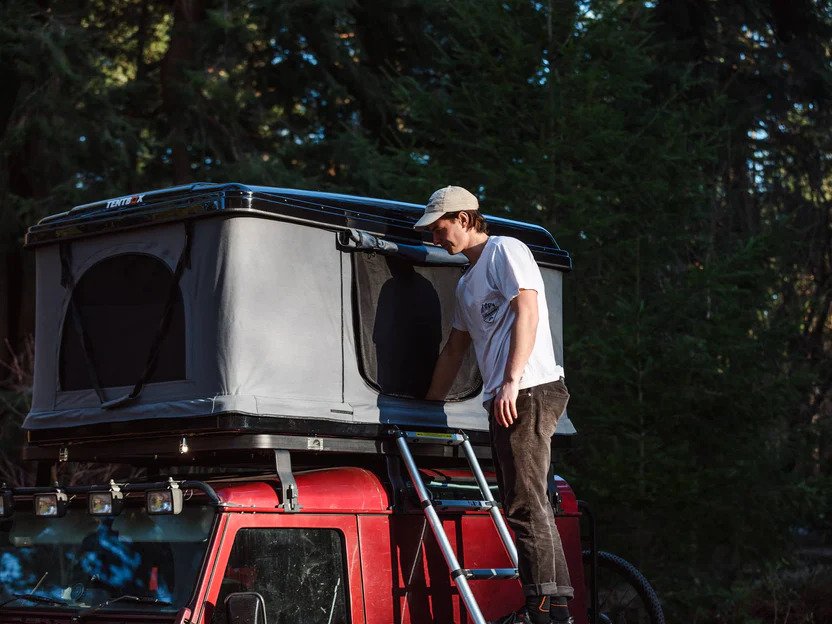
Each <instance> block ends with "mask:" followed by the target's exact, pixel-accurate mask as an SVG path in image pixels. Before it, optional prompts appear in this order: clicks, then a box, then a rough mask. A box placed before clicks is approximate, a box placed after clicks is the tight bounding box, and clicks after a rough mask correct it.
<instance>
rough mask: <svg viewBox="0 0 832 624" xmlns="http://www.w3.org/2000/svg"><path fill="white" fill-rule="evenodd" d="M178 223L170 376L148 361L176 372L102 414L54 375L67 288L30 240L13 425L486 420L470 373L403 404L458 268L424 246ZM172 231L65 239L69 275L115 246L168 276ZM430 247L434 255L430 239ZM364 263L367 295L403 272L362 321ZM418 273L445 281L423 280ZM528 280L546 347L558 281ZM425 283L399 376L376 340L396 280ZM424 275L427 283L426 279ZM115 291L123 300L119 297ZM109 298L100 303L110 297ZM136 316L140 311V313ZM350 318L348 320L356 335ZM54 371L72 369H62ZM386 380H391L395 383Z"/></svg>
mask: <svg viewBox="0 0 832 624" xmlns="http://www.w3.org/2000/svg"><path fill="white" fill-rule="evenodd" d="M193 229H194V236H193V242H192V248H191V251H190V267H189V268H188V269H187V270H184V271H183V272H182V275H181V279H180V281H179V285H178V287H179V291H180V293H181V326H180V327H179V328H178V329H175V330H174V329H173V328H172V329H171V331H172V332H173V333H174V334H176V335H178V336H180V337H181V339H182V340H183V343H182V344H183V346H181V358H182V362H184V374H183V371H182V363H181V362H180V363H179V364H175V365H174V363H172V362H168V361H166V362H165V363H164V364H160V366H162V368H161V369H159V370H164V366H171V367H172V368H173V369H176V370H174V371H173V372H170V371H168V372H167V373H165V374H164V375H161V374H160V373H159V374H157V376H156V377H151V378H150V379H149V380H148V383H147V384H146V385H145V387H144V389H143V391H142V392H141V394H140V395H139V396H138V397H137V398H136V400H135V401H133V402H131V403H128V404H126V405H119V406H116V407H114V408H113V409H110V410H104V409H102V408H101V401H100V400H99V398H98V397H97V396H96V393H95V391H94V390H93V389H92V388H91V387H89V386H87V387H80V386H83V385H84V384H78V383H76V384H74V385H73V384H68V385H66V384H65V385H62V384H61V382H62V379H63V380H66V378H67V375H69V376H70V377H72V376H73V375H74V376H76V377H75V378H76V379H77V377H78V376H80V375H83V372H79V371H78V370H76V368H77V367H78V366H80V365H81V364H79V362H78V358H77V354H76V355H75V356H72V357H70V355H69V354H68V353H64V352H63V351H62V349H69V348H70V347H68V346H67V345H69V344H70V343H71V338H70V337H69V336H66V338H65V337H64V333H65V332H67V331H71V330H69V329H67V323H66V318H67V309H68V304H69V297H70V292H69V291H68V289H67V288H65V287H64V286H63V285H62V284H61V273H62V271H61V261H60V253H59V244H58V243H57V242H54V243H50V242H45V243H43V244H39V245H38V246H37V247H36V248H35V254H36V264H37V314H36V322H37V327H36V353H37V362H36V367H35V379H34V392H33V402H32V408H31V411H30V412H29V414H28V415H27V417H26V420H25V422H24V428H25V429H27V430H31V431H36V430H48V429H62V430H65V429H66V428H72V427H80V426H91V425H98V424H101V423H128V424H129V423H135V427H136V429H135V431H136V432H137V433H140V432H141V431H143V430H146V429H147V428H150V427H151V425H149V424H148V423H151V422H152V421H154V420H156V419H171V418H173V419H180V418H181V419H183V422H185V421H186V420H187V419H189V418H192V417H201V416H206V415H210V416H216V417H222V415H223V414H246V415H254V416H259V417H262V418H269V419H274V420H273V422H275V423H280V422H283V421H285V422H286V423H287V426H288V424H291V425H292V427H295V428H296V425H297V423H299V422H308V423H312V424H311V425H310V427H314V423H315V422H331V423H339V424H341V425H344V426H346V427H347V429H348V428H349V426H350V425H378V424H398V425H403V426H419V427H452V428H462V429H466V430H472V431H487V429H488V423H487V415H486V413H485V410H484V409H483V407H482V404H481V397H480V391H479V385H478V384H479V382H478V381H474V380H473V378H472V377H470V376H469V377H468V378H467V380H466V381H463V382H461V383H460V384H459V386H458V388H455V392H456V393H457V396H456V398H457V399H458V400H455V401H451V402H448V403H444V404H442V403H433V402H426V401H421V400H418V396H417V395H418V394H419V393H420V392H421V389H422V388H424V385H425V379H426V375H427V373H426V371H427V370H428V368H430V366H429V362H428V360H430V359H431V357H433V353H434V352H436V350H437V349H438V347H439V345H440V344H441V343H442V341H443V340H444V338H445V336H446V332H447V324H448V323H449V322H450V314H451V312H452V308H453V302H452V292H453V285H454V284H455V280H454V279H453V278H452V279H446V278H447V276H449V275H457V276H458V275H460V274H461V268H455V267H453V266H447V265H444V264H443V263H438V264H434V263H432V262H431V261H430V260H427V261H425V259H426V258H430V257H432V255H435V253H434V250H432V249H430V247H429V246H426V245H419V244H414V245H410V247H413V248H416V252H417V256H418V254H422V251H421V250H424V249H428V250H429V252H428V253H427V254H422V255H421V256H418V258H417V259H416V260H414V259H413V257H409V256H407V253H410V252H411V251H413V250H406V252H407V253H402V249H403V248H406V247H407V246H406V245H403V244H399V243H398V242H396V243H395V245H396V250H395V252H394V251H393V250H392V248H390V247H389V246H388V245H386V244H385V243H389V242H390V241H389V240H386V239H384V238H383V237H379V236H377V235H375V234H374V235H373V236H375V238H376V242H374V243H372V244H373V245H378V246H379V247H380V249H379V250H374V251H375V255H371V254H368V253H365V252H364V251H358V249H357V247H354V248H353V249H351V250H347V249H343V250H342V249H341V248H339V245H340V246H341V247H342V248H343V241H344V236H345V235H343V234H342V237H341V239H340V240H341V242H340V243H339V239H338V233H339V232H343V231H344V228H336V227H321V226H316V225H314V224H309V223H301V222H292V221H286V220H280V219H275V218H264V217H262V216H260V215H257V214H251V213H244V214H234V215H232V216H228V215H222V214H219V215H217V216H210V217H205V218H200V219H197V220H195V221H193ZM184 231H185V228H184V226H183V222H182V221H181V220H180V221H178V222H177V221H169V222H163V223H152V222H151V223H148V224H145V225H141V226H136V225H132V226H131V227H130V228H125V229H118V228H114V229H113V231H111V232H103V233H97V234H96V235H95V236H88V237H81V238H78V239H75V240H72V241H71V242H70V243H69V244H70V245H71V252H72V253H71V264H72V266H71V270H72V274H73V276H75V281H76V283H79V284H80V283H82V282H83V280H85V276H87V275H88V272H90V271H94V267H95V266H99V267H100V266H106V265H105V264H100V263H105V262H109V261H116V260H114V259H116V258H118V257H120V256H126V255H133V256H136V255H138V256H142V257H146V258H148V259H149V260H150V261H152V262H151V263H150V264H149V265H148V266H159V267H162V268H161V269H160V270H162V271H163V273H164V274H173V273H174V271H175V269H176V264H177V261H178V260H179V258H180V257H181V255H182V251H183V245H184V242H185V236H184ZM349 236H351V235H348V236H347V238H349ZM359 238H362V237H359ZM363 239H364V240H365V242H366V241H367V240H368V239H366V237H363ZM440 252H441V253H440ZM436 253H438V256H437V258H439V257H441V255H442V253H444V250H439V251H438V252H436ZM445 255H446V256H447V254H445ZM448 257H450V256H448ZM408 258H409V259H408ZM419 258H421V259H419ZM116 262H117V261H116ZM153 263H156V264H153ZM370 268H372V269H373V270H378V275H377V276H376V277H375V278H373V279H375V284H376V287H377V289H378V300H379V301H381V300H382V299H383V295H382V290H383V288H384V285H385V284H386V283H387V282H388V281H389V280H390V279H391V278H393V276H394V272H398V271H403V272H404V273H406V274H408V275H410V278H408V279H410V280H412V281H408V280H404V281H401V282H400V283H396V284H394V285H393V286H392V287H391V289H388V290H391V292H392V294H391V295H390V297H392V298H391V299H390V301H392V307H390V306H388V307H390V309H392V310H393V313H392V314H387V313H384V314H382V316H381V318H382V319H383V320H384V322H382V323H381V325H380V326H379V327H378V328H377V327H376V319H375V317H373V316H372V312H367V313H362V312H361V311H360V310H359V311H357V310H356V307H355V306H354V296H355V295H358V296H359V297H364V296H365V292H364V284H365V281H362V280H364V278H365V277H367V275H364V276H363V277H362V271H364V270H365V269H367V270H369V269H370ZM434 273H436V274H437V275H438V274H440V273H441V274H442V275H444V276H446V277H442V278H441V279H440V278H437V279H434V277H433V274H434ZM397 274H398V273H397ZM89 275H94V273H89ZM417 275H418V276H420V278H421V279H417V278H416V277H415V276H417ZM543 276H544V282H545V284H546V297H547V301H548V303H549V307H550V311H551V312H552V313H551V318H550V322H551V329H552V334H553V338H554V341H555V347H556V350H557V351H558V354H557V355H558V357H559V358H562V350H563V343H562V331H561V325H560V323H561V302H560V297H561V285H562V278H563V276H562V273H561V272H560V271H559V270H555V269H548V268H544V269H543ZM423 280H424V281H423ZM426 282H428V283H430V287H431V288H432V289H433V290H434V291H435V293H436V297H437V300H438V301H437V302H436V305H437V306H438V309H439V310H440V315H439V317H440V321H441V322H440V323H439V325H438V326H437V327H428V326H425V327H424V328H423V329H424V333H423V334H421V335H424V336H427V337H428V338H429V341H428V342H429V343H430V344H429V345H428V347H429V348H428V347H423V346H422V345H418V347H415V350H416V351H418V353H419V355H418V359H419V360H420V361H421V364H420V370H421V373H419V375H416V376H414V379H411V380H407V379H404V380H403V379H402V377H404V374H403V373H402V371H405V370H406V362H405V363H402V362H400V363H399V364H395V365H391V364H390V363H389V360H388V359H386V358H387V357H388V356H387V355H386V352H385V348H386V347H384V345H385V344H390V345H392V347H391V348H392V349H393V350H394V351H395V350H400V349H402V348H404V349H405V350H407V349H408V348H413V347H407V346H405V347H401V346H399V345H400V344H405V345H407V344H408V341H407V340H405V341H404V342H403V343H400V342H399V341H400V340H402V339H401V337H400V336H399V335H398V334H399V329H400V326H401V332H407V331H410V330H411V324H410V321H404V322H402V321H400V320H399V311H400V310H401V304H402V300H404V301H405V302H407V305H408V306H410V305H411V303H413V302H417V301H422V300H423V297H422V296H421V294H420V291H418V287H417V292H416V293H406V292H405V293H404V294H402V293H397V292H396V289H397V288H401V287H404V288H405V290H407V288H406V287H407V284H411V285H415V284H420V285H421V287H422V288H424V286H425V283H426ZM434 282H436V283H438V284H439V283H441V284H442V285H441V286H439V287H436V286H434ZM424 291H425V292H427V289H424ZM124 295H125V296H126V297H127V299H126V300H131V299H130V297H131V296H132V295H131V293H129V292H127V293H124ZM119 296H121V295H119ZM385 296H386V295H385ZM82 299H83V297H82ZM150 300H152V301H153V302H155V303H153V304H152V305H154V306H157V307H156V308H155V312H156V313H157V312H158V311H159V309H158V305H159V300H160V298H159V297H158V296H155V295H154V296H152V297H150ZM368 301H369V303H368V307H366V309H365V311H370V310H372V307H373V305H375V307H376V310H375V311H376V312H377V311H378V310H377V309H378V301H377V302H376V303H375V304H374V303H373V302H372V301H371V300H368ZM114 302H115V299H113V301H111V302H110V303H114ZM105 303H107V302H106V300H105ZM382 303H383V302H382ZM385 305H387V304H384V305H382V309H384V306H385ZM382 311H384V310H382ZM154 314H155V313H154ZM368 314H369V315H368ZM420 314H421V313H417V314H416V315H415V319H416V321H415V322H416V323H421V322H423V321H424V320H425V319H426V318H431V315H430V314H428V315H426V316H420ZM150 316H153V314H150V313H148V317H150ZM371 317H372V321H371V320H370V319H371ZM108 318H113V316H112V315H110V314H103V315H102V316H101V322H104V323H107V322H108V321H107V319H108ZM407 318H409V319H410V318H413V317H412V316H410V317H407ZM434 318H435V314H434ZM420 319H421V320H420ZM179 322H180V321H174V324H176V323H179ZM362 324H363V325H362ZM371 325H372V329H371ZM360 327H364V332H363V334H362V332H361V331H360V329H359V328H360ZM110 329H112V330H113V332H114V334H113V335H117V334H118V329H117V328H115V327H113V328H110ZM108 335H109V334H108ZM125 340H126V339H125ZM145 340H146V338H145ZM177 340H179V338H177ZM368 340H369V342H368ZM124 344H125V345H126V342H125V343H124ZM411 344H412V343H411ZM179 348H180V347H179V346H177V347H176V349H179ZM368 348H369V349H381V352H382V356H381V358H379V351H376V352H375V353H370V355H371V356H373V355H374V357H375V364H376V374H375V379H374V380H373V379H368V376H367V375H366V372H367V371H366V369H367V368H368V364H367V362H368V361H370V360H369V359H367V360H366V361H364V360H363V359H362V358H365V356H367V352H366V349H368ZM116 352H117V350H115V351H114V353H116ZM163 357H165V358H168V357H169V356H168V355H165V356H163ZM139 359H141V358H139ZM62 362H63V366H64V370H63V371H62V370H61V363H62ZM73 362H74V363H73ZM67 366H69V367H70V368H71V369H72V370H66V367H67ZM379 366H381V370H382V371H383V372H382V377H383V376H384V374H386V372H387V369H388V368H390V367H391V366H400V369H399V377H400V379H398V380H393V381H391V382H388V379H387V378H382V379H381V380H379V374H378V367H379ZM138 368H141V367H140V366H139V367H138ZM132 370H133V372H135V370H136V369H135V368H133V369H132ZM567 370H568V369H567ZM139 372H140V371H139ZM417 376H418V377H419V379H418V380H417V379H416V377H417ZM103 377H104V378H105V380H104V383H103V387H102V391H103V393H104V395H105V398H106V399H107V400H112V399H116V398H119V397H121V396H124V395H125V394H127V393H129V392H130V390H131V388H132V387H133V384H134V383H135V381H136V379H135V378H133V373H131V374H129V375H124V376H120V375H116V376H115V377H113V378H112V379H110V378H107V377H106V375H104V376H103ZM402 381H404V382H405V384H404V387H403V386H399V385H398V384H399V383H400V382H402ZM388 383H391V384H392V386H391V388H392V391H391V392H388V393H385V392H380V391H379V390H380V389H382V386H384V389H389V388H387V386H388ZM396 395H398V396H396ZM410 396H414V397H417V398H415V399H414V398H408V397H410ZM558 433H562V434H570V433H574V428H573V427H572V426H571V423H570V422H569V419H568V417H565V418H563V419H561V424H560V426H559V430H558Z"/></svg>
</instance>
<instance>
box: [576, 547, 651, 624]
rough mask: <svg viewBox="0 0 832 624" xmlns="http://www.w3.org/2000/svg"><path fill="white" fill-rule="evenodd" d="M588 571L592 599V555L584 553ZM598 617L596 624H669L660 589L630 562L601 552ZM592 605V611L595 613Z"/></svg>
mask: <svg viewBox="0 0 832 624" xmlns="http://www.w3.org/2000/svg"><path fill="white" fill-rule="evenodd" d="M583 559H584V569H585V575H584V577H585V578H586V582H587V596H590V595H591V594H590V593H589V592H590V587H589V583H590V578H591V577H590V573H589V567H590V565H591V561H590V559H591V558H590V552H589V551H588V550H585V551H583ZM596 583H597V585H598V617H597V618H596V619H593V618H592V614H591V613H590V619H589V621H590V622H596V624H665V621H664V613H663V612H662V606H661V603H660V602H659V597H658V595H657V594H656V590H655V589H653V587H652V586H651V585H650V583H649V582H648V581H647V579H646V578H644V575H643V574H642V573H641V572H639V571H638V570H637V569H636V567H635V566H634V565H633V564H631V563H630V562H629V561H627V560H626V559H622V558H621V557H619V556H618V555H613V554H612V553H608V552H604V551H602V550H599V551H598V570H597V580H596ZM591 608H592V607H591V604H590V610H591Z"/></svg>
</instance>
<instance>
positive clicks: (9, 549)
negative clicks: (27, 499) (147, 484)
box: [0, 505, 215, 611]
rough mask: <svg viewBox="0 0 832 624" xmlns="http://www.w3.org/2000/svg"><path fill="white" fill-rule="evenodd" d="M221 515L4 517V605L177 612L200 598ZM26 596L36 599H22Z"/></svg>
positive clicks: (0, 555)
mask: <svg viewBox="0 0 832 624" xmlns="http://www.w3.org/2000/svg"><path fill="white" fill-rule="evenodd" d="M214 517H215V510H214V508H213V507H210V506H207V505H206V506H186V507H185V509H184V510H183V511H182V513H180V514H177V515H149V514H147V512H146V511H145V509H144V507H127V508H125V509H124V510H123V511H122V512H121V514H119V515H117V516H114V517H105V516H91V515H89V513H87V510H86V508H82V509H81V508H75V507H73V508H71V509H68V510H67V512H66V515H65V516H64V517H63V518H43V517H38V516H35V515H34V514H33V513H32V512H31V511H15V513H14V515H13V516H12V517H11V518H6V519H0V603H5V602H7V601H8V602H9V605H8V606H9V607H15V608H26V607H28V608H35V607H40V608H43V606H44V605H50V606H52V605H54V606H55V608H63V609H79V608H84V607H96V606H98V605H103V604H104V603H106V602H107V601H113V600H115V599H119V600H117V601H115V602H114V603H113V604H112V608H113V609H130V608H137V607H136V605H138V608H142V609H144V610H147V609H157V610H165V611H167V610H171V611H175V610H177V609H178V608H180V607H182V606H184V605H185V604H186V603H187V602H188V600H189V599H190V597H191V595H192V594H193V591H194V586H195V583H196V579H197V576H198V575H199V571H200V568H201V564H202V559H203V557H204V555H205V551H206V549H207V546H208V538H209V535H210V533H211V529H212V526H213V520H214ZM23 594H28V595H29V596H31V597H30V598H25V597H24V598H19V599H17V600H15V597H16V595H17V596H20V595H23ZM125 596H128V597H135V598H138V599H140V600H139V601H137V600H135V599H132V598H131V599H129V600H128V599H125V598H124V597H125ZM45 598H48V599H51V600H45ZM156 601H158V602H156ZM108 607H109V605H105V607H103V608H108Z"/></svg>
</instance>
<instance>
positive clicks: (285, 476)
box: [274, 449, 303, 513]
mask: <svg viewBox="0 0 832 624" xmlns="http://www.w3.org/2000/svg"><path fill="white" fill-rule="evenodd" d="M274 464H275V469H276V471H277V478H278V479H280V490H281V494H282V497H281V500H282V501H283V502H282V503H280V505H278V507H281V508H282V509H283V511H286V512H289V513H296V512H298V511H300V510H301V509H303V508H302V507H301V505H300V502H299V501H298V484H297V483H296V482H295V475H294V474H293V473H292V456H291V454H290V453H289V451H287V450H286V449H274Z"/></svg>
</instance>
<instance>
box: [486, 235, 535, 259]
mask: <svg viewBox="0 0 832 624" xmlns="http://www.w3.org/2000/svg"><path fill="white" fill-rule="evenodd" d="M490 238H491V241H492V244H493V246H494V247H493V249H494V251H495V252H501V253H508V254H516V253H521V254H528V255H531V250H530V249H529V246H528V245H526V243H524V242H523V241H521V240H520V239H519V238H514V237H513V236H491V237H490Z"/></svg>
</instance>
